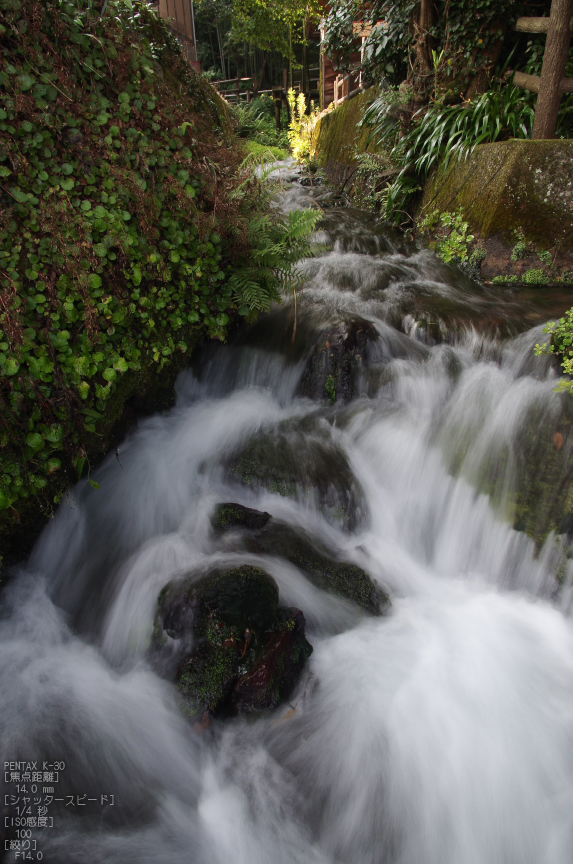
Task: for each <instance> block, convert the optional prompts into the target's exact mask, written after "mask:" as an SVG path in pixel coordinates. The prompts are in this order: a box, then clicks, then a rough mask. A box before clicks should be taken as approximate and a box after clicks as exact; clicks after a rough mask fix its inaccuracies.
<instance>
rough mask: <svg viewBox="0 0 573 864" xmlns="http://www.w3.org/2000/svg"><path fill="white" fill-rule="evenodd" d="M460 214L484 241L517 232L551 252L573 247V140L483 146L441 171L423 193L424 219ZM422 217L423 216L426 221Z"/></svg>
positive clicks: (508, 239)
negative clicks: (556, 246)
mask: <svg viewBox="0 0 573 864" xmlns="http://www.w3.org/2000/svg"><path fill="white" fill-rule="evenodd" d="M458 210H461V211H462V212H463V215H464V218H465V219H466V220H467V221H468V222H469V224H470V226H471V228H472V229H473V230H474V231H475V232H477V233H478V234H479V235H480V237H482V238H487V237H491V236H493V235H495V234H500V235H501V236H502V237H503V238H504V239H505V241H506V242H507V243H510V244H513V243H515V232H516V231H522V232H523V234H524V236H525V238H526V240H527V241H530V242H532V243H535V244H538V245H539V246H540V248H542V249H549V248H551V247H553V246H554V245H555V244H558V245H561V246H563V247H570V246H571V245H573V141H569V140H567V141H563V140H554V141H522V140H511V141H501V142H496V143H494V144H481V145H480V146H479V147H476V149H475V150H474V152H473V153H472V154H471V156H469V158H468V159H466V160H462V161H460V162H458V161H457V160H456V161H453V162H452V163H451V164H450V166H449V167H448V168H447V169H446V170H445V171H444V170H443V169H438V170H437V171H436V172H435V174H434V175H433V176H432V177H431V178H430V179H429V180H428V182H427V183H426V186H425V189H424V196H423V200H422V204H421V211H420V212H421V214H424V215H427V214H430V213H432V212H433V211H437V212H439V213H443V212H448V211H449V212H456V211H458ZM422 218H423V217H422Z"/></svg>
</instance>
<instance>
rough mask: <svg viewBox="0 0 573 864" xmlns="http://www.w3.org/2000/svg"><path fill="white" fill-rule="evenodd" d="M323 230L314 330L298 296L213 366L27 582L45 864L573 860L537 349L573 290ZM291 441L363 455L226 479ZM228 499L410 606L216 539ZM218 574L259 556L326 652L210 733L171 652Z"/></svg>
mask: <svg viewBox="0 0 573 864" xmlns="http://www.w3.org/2000/svg"><path fill="white" fill-rule="evenodd" d="M301 200H303V201H305V202H306V203H307V204H308V203H309V202H310V203H312V202H313V201H317V200H318V201H320V202H321V203H322V204H323V206H325V207H327V206H328V198H327V196H326V195H325V193H324V192H321V190H320V189H318V190H314V191H313V190H309V189H304V188H302V187H301V186H299V185H298V184H296V183H295V185H294V186H293V187H291V190H290V191H287V192H286V193H285V194H284V195H283V199H282V206H283V207H285V209H288V208H289V207H292V206H294V205H297V206H300V202H301ZM317 242H320V243H322V244H323V245H324V247H325V248H323V249H322V250H321V251H320V253H319V254H318V256H317V257H316V258H314V259H312V260H309V261H308V262H306V263H305V264H304V267H305V270H306V275H307V277H308V285H307V287H306V288H305V290H304V292H303V296H302V297H300V298H299V303H298V317H297V334H298V335H297V338H296V339H295V340H294V342H293V338H292V337H293V321H294V311H293V308H292V306H289V305H288V304H287V305H285V307H283V308H282V309H281V310H279V311H276V312H273V313H272V314H271V315H269V316H268V317H267V318H265V319H264V320H262V321H260V322H258V324H257V325H255V326H254V327H253V328H252V329H251V330H250V331H248V332H247V333H246V334H244V335H243V336H242V337H241V338H240V339H239V340H238V341H237V342H236V343H234V344H232V345H229V346H221V347H218V348H216V349H215V348H212V349H210V350H209V351H208V352H206V353H205V354H204V355H203V356H202V357H201V358H200V359H199V361H198V362H197V363H196V364H195V365H194V366H193V367H192V368H191V369H190V370H188V371H187V372H185V373H183V375H182V376H181V377H180V379H179V381H178V384H177V404H176V407H175V408H174V409H173V410H172V411H170V412H168V413H166V414H163V415H158V416H155V417H152V418H150V419H146V420H143V421H141V422H140V423H139V425H138V427H137V428H136V429H134V430H133V431H132V432H131V433H130V435H129V436H128V438H127V440H126V441H125V442H124V444H123V445H122V446H121V447H120V448H119V451H118V453H117V454H115V453H114V454H111V455H110V456H109V457H108V459H107V461H106V462H105V463H104V464H103V465H102V467H101V468H100V469H99V470H98V471H97V473H96V475H95V479H97V481H98V482H99V484H100V487H101V488H100V489H98V490H95V489H93V488H92V487H91V486H90V485H89V484H86V483H85V482H84V483H83V484H80V485H78V487H76V489H75V490H74V491H73V494H72V495H71V496H70V497H69V500H67V501H65V502H64V503H63V504H62V505H61V507H60V509H59V512H58V514H57V516H56V517H55V519H54V520H53V521H52V523H51V524H50V525H49V526H48V528H47V529H46V530H45V531H44V533H43V535H42V537H41V538H40V540H39V542H38V543H37V545H36V548H35V550H34V552H33V554H32V556H31V558H30V560H29V561H28V562H27V564H26V565H25V566H23V567H22V568H21V570H20V572H19V573H18V574H17V576H16V578H14V579H13V580H12V582H11V583H10V584H9V585H8V586H7V588H6V589H5V590H4V592H3V597H2V601H3V611H2V615H1V619H0V640H1V641H0V652H1V653H0V657H1V660H0V681H1V689H0V693H1V695H2V699H1V708H0V717H1V724H2V725H1V730H2V744H3V747H2V751H3V761H6V762H14V761H17V760H25V761H31V760H40V761H41V760H45V761H47V762H49V763H53V762H54V761H55V760H58V761H64V762H65V766H66V767H65V770H63V771H62V772H60V774H61V776H60V778H59V781H58V786H57V787H56V792H55V793H54V795H55V796H56V797H62V798H64V799H65V800H64V801H63V802H61V803H59V804H56V803H53V804H51V805H50V815H51V816H53V825H54V827H52V828H32V830H31V838H32V839H34V840H35V841H36V846H37V850H41V851H42V854H43V861H45V862H46V861H47V862H52V864H72V862H73V864H76V862H78V864H83V862H86V864H88V862H89V864H98V862H102V864H103V862H114V864H146V862H149V864H151V862H153V864H167V862H174V864H182V862H193V864H207V862H209V864H230V862H232V864H254V862H256V864H269V862H273V864H294V862H297V864H566V862H570V861H571V854H572V853H571V850H572V849H573V628H572V626H571V619H570V617H569V612H570V606H571V588H570V586H571V583H572V577H573V567H572V565H571V563H570V561H569V558H568V552H569V539H568V535H567V531H568V530H570V526H569V525H568V524H566V522H567V520H566V519H565V521H564V518H563V517H564V514H565V513H566V512H569V511H573V506H571V502H570V501H569V502H568V498H569V492H570V488H571V471H570V465H571V464H572V458H573V457H572V449H573V441H572V439H571V435H570V429H571V414H572V410H571V407H570V405H569V401H570V397H569V396H563V395H559V394H557V393H556V392H555V390H554V388H555V382H556V378H555V372H554V371H553V370H552V368H551V364H550V362H549V360H548V359H547V358H545V357H535V356H534V353H533V347H534V345H535V343H536V342H538V341H542V336H543V334H542V329H541V328H542V324H543V322H544V320H546V319H547V318H549V317H551V315H556V314H559V312H562V311H564V309H565V308H567V307H568V306H570V305H571V302H572V298H571V297H567V296H558V295H557V294H555V295H552V294H549V293H547V292H546V291H545V289H535V290H538V291H539V292H541V291H543V292H545V293H544V294H543V295H542V296H540V297H536V295H535V290H533V289H532V290H531V291H530V292H529V293H528V294H516V293H512V294H510V293H509V292H505V293H503V292H501V291H500V290H497V291H495V292H494V291H490V290H488V289H487V288H485V287H480V286H477V285H476V284H473V283H471V282H470V281H469V280H467V279H466V278H465V277H464V276H462V275H461V274H459V273H456V272H455V271H454V270H452V269H450V268H447V267H445V266H444V265H442V264H441V263H440V262H439V261H437V260H436V259H435V258H434V256H432V255H431V254H430V253H428V252H424V251H417V250H416V249H415V248H413V247H408V246H407V245H406V244H404V243H403V242H402V241H399V240H397V239H396V238H393V237H392V236H391V235H390V234H389V233H388V232H385V231H384V230H383V229H382V228H381V227H380V226H379V225H377V223H376V222H375V221H374V220H373V219H371V218H370V217H368V216H365V215H364V214H360V213H358V212H355V211H351V210H337V209H331V210H328V209H326V212H325V218H324V223H323V227H322V228H321V230H320V232H319V233H318V235H317ZM349 322H350V324H351V325H352V326H354V328H355V332H356V333H358V334H359V335H358V336H357V337H356V339H357V341H356V343H355V344H354V347H353V349H352V352H351V354H352V356H351V357H350V358H348V357H346V359H345V358H344V357H343V356H342V354H340V355H339V360H340V362H339V366H338V367H337V368H338V370H339V371H340V369H341V368H342V367H343V366H344V363H346V365H345V366H344V370H345V371H344V374H343V375H338V377H337V376H336V375H335V374H331V373H330V372H329V369H331V368H332V367H330V366H329V365H328V364H329V362H330V359H329V358H331V355H332V352H333V351H334V347H335V343H336V339H337V338H338V337H337V334H340V333H344V332H347V331H346V330H344V328H345V327H346V328H347V329H348V327H349V326H350V324H349ZM341 338H342V337H340V338H338V343H336V344H338V345H340V344H342V342H341ZM360 339H361V340H362V341H360ZM356 345H358V347H356ZM340 358H342V359H340ZM343 360H344V363H343ZM347 360H348V362H346V361H347ZM321 376H322V377H321ZM317 382H318V383H317ZM279 433H280V435H281V436H282V437H281V438H280V440H281V441H283V442H284V446H285V448H287V449H288V448H290V451H289V452H292V453H293V454H294V459H295V460H297V459H301V460H302V459H304V458H306V457H305V454H306V453H307V452H310V453H314V452H315V450H314V449H312V448H315V449H316V453H317V454H318V456H317V458H321V455H320V454H321V453H325V454H327V455H328V454H332V453H335V454H338V455H339V461H340V463H341V464H342V463H344V464H345V465H346V466H347V468H346V469H345V471H343V472H341V473H340V474H339V473H338V469H337V468H336V467H335V468H333V467H332V464H333V463H332V460H331V458H330V456H328V459H326V456H325V465H324V469H323V470H324V472H326V473H327V475H328V476H326V477H325V479H324V484H323V487H324V488H323V487H321V490H322V491H319V490H317V488H313V486H312V485H309V484H304V483H301V484H299V485H298V486H296V489H295V490H294V492H293V491H292V490H291V491H290V492H289V493H288V494H284V490H280V489H279V490H278V491H277V489H274V488H273V487H272V484H265V483H264V482H253V481H252V478H251V479H250V480H249V478H246V479H245V478H244V477H241V476H240V475H239V474H238V473H237V472H236V471H233V469H232V467H231V468H230V467H229V466H232V464H233V454H236V453H238V452H241V450H242V448H244V447H245V445H246V444H247V442H248V441H249V440H251V439H252V438H253V436H259V437H260V436H265V435H273V434H279ZM321 448H322V449H321ZM320 470H321V469H320V466H318V468H317V471H320ZM281 491H282V492H283V494H280V493H281ZM225 501H236V502H238V503H241V504H244V505H247V506H248V507H252V508H256V509H258V510H263V511H267V512H269V513H271V514H272V516H273V518H275V519H280V520H283V521H284V522H286V523H289V524H290V525H292V526H294V527H295V528H296V529H297V530H304V531H305V532H306V533H307V534H309V535H311V536H312V537H314V538H316V539H317V540H319V541H320V542H321V543H322V544H324V545H326V546H327V547H328V548H329V549H330V550H332V552H333V554H336V555H339V556H342V557H344V559H345V560H348V561H352V562H354V563H355V564H357V565H358V566H360V567H362V568H364V570H366V571H367V572H368V573H369V574H370V575H371V577H372V579H373V580H374V581H375V582H377V583H378V584H379V585H380V586H381V587H382V588H383V589H384V590H385V591H387V592H388V593H389V594H390V596H391V598H392V608H391V610H390V612H389V614H387V615H384V616H382V617H371V616H368V615H365V614H363V613H362V612H361V610H359V609H358V608H357V607H355V606H354V605H353V604H352V603H351V602H349V601H348V600H343V599H341V598H337V597H335V596H333V595H332V594H327V593H325V592H323V591H321V590H320V589H319V588H317V587H316V586H314V585H313V584H311V583H310V582H309V581H308V579H307V578H306V577H305V575H304V573H303V572H302V571H301V570H300V569H298V568H297V567H296V566H294V565H293V564H292V563H289V562H287V561H285V560H284V559H281V558H279V557H276V556H270V555H265V554H260V553H259V554H256V553H254V552H251V551H244V550H242V549H241V548H240V547H239V546H237V544H235V543H234V542H233V536H232V534H231V535H230V536H229V537H228V538H226V539H225V538H223V539H221V538H216V537H215V536H214V534H213V531H212V529H211V523H210V515H211V513H212V512H213V509H214V507H215V506H216V505H217V504H218V503H220V502H225ZM219 563H224V564H233V565H234V564H236V563H241V564H242V563H255V564H256V565H257V566H262V567H264V568H265V569H266V570H267V571H268V572H269V573H270V574H271V575H272V576H273V577H274V578H275V579H276V581H277V583H278V586H279V590H280V595H281V600H283V601H284V602H285V603H287V604H289V605H294V606H298V607H299V608H301V609H302V610H303V611H304V613H305V616H306V619H307V636H308V639H309V640H310V642H311V643H312V644H313V646H314V653H313V655H312V657H311V659H310V660H309V661H308V663H307V665H306V668H305V672H304V674H303V677H302V679H301V681H300V682H299V684H298V687H297V690H296V691H295V692H294V693H293V694H292V696H291V699H290V702H289V704H285V705H283V706H281V707H279V708H278V709H277V710H276V711H275V712H274V713H272V714H270V715H268V716H262V717H258V718H257V719H252V718H249V719H244V718H234V719H228V720H225V721H215V722H214V723H213V724H212V725H211V727H210V728H209V730H208V731H207V732H205V733H203V734H199V733H198V732H197V731H196V730H195V729H194V728H193V726H192V725H191V724H190V723H189V722H188V721H187V720H186V719H185V717H184V716H183V714H182V713H181V711H180V707H179V705H178V698H177V689H176V686H175V684H174V683H173V682H171V681H167V680H164V679H162V678H161V677H159V675H158V674H157V671H156V670H155V669H154V667H153V665H152V664H151V663H150V662H149V645H150V639H151V635H152V629H153V622H154V614H155V609H156V605H157V597H158V594H159V592H160V591H161V589H162V588H163V586H164V585H165V584H166V583H168V582H169V581H170V580H171V579H173V578H174V577H176V576H178V575H180V574H182V573H185V572H189V571H190V570H193V569H194V568H208V567H209V566H212V565H213V564H219ZM58 793H59V794H58ZM84 795H85V796H87V798H94V799H97V800H96V801H95V803H94V802H92V803H91V804H90V805H89V806H85V807H83V809H82V807H81V806H79V805H77V803H76V804H75V805H73V806H71V805H70V806H66V804H67V801H66V798H67V796H75V798H74V800H76V799H77V796H80V797H81V796H84ZM111 795H113V796H114V799H113V800H114V803H113V805H110V798H109V796H111ZM101 796H104V797H106V801H105V802H104V803H103V804H102V803H101V801H102V797H101ZM33 797H34V796H32V798H33ZM4 803H5V806H4V808H3V812H2V816H3V817H5V816H6V817H8V818H10V814H12V816H13V810H10V808H9V807H8V806H6V802H4ZM6 837H7V838H8V839H7V843H8V848H9V846H10V839H11V838H14V837H16V834H15V832H14V830H13V829H10V830H9V831H8V833H7V834H6ZM34 854H37V853H34ZM6 860H7V861H10V862H12V861H14V862H15V861H18V860H23V859H22V858H18V857H17V852H16V849H14V850H13V851H7V852H6ZM32 860H40V859H37V858H36V859H32Z"/></svg>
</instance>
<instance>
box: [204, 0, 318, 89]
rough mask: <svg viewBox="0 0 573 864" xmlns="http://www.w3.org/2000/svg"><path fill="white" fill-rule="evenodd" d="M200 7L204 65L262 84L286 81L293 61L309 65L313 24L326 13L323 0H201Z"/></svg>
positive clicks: (221, 73) (220, 73)
mask: <svg viewBox="0 0 573 864" xmlns="http://www.w3.org/2000/svg"><path fill="white" fill-rule="evenodd" d="M194 8H195V21H196V31H197V44H198V55H199V59H200V61H201V66H202V68H203V69H204V70H206V71H209V72H211V71H212V72H213V73H214V74H215V75H216V77H219V78H223V79H225V78H231V77H232V76H237V77H239V78H240V77H245V76H247V77H249V76H253V77H254V78H256V79H257V83H258V87H259V88H260V87H261V86H262V85H263V82H264V81H265V82H266V84H267V85H271V86H274V85H277V84H279V83H280V82H282V76H283V69H284V67H285V65H287V64H288V65H289V66H292V65H295V66H296V65H305V64H306V65H308V51H306V50H304V49H308V47H309V46H310V45H311V42H310V41H309V39H308V35H309V34H308V25H309V24H310V22H317V21H318V20H319V19H320V17H321V15H322V14H323V9H322V5H321V4H320V3H319V2H318V0H308V2H301V0H277V2H274V3H269V2H267V0H195V4H194ZM313 53H314V55H315V56H314V58H313V60H314V62H316V63H318V50H316V51H315V52H313Z"/></svg>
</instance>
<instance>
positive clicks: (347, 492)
mask: <svg viewBox="0 0 573 864" xmlns="http://www.w3.org/2000/svg"><path fill="white" fill-rule="evenodd" d="M330 433H331V430H330V427H329V424H328V423H327V422H326V421H320V420H317V419H316V418H308V417H307V418H304V419H303V420H296V421H288V422H285V423H283V424H281V425H280V426H278V427H277V428H276V429H273V430H268V431H265V432H261V433H259V434H257V435H253V436H252V437H251V438H250V439H249V440H248V441H247V444H246V445H245V446H244V447H243V449H242V450H241V451H239V452H238V453H236V454H235V455H234V456H232V457H231V459H230V460H229V462H228V466H227V477H228V479H229V480H231V481H234V482H238V483H240V484H242V485H244V486H246V487H249V488H251V489H268V490H269V491H270V492H274V493H275V494H278V495H282V496H284V497H286V498H295V499H296V500H299V501H305V500H307V501H312V502H315V503H316V504H317V505H318V506H319V507H320V509H321V510H322V512H323V515H324V516H325V517H326V518H327V519H328V520H329V521H331V522H332V523H334V524H335V525H338V526H341V527H343V528H345V529H346V530H348V531H353V530H355V529H356V527H357V526H358V525H359V524H360V520H361V518H362V516H363V515H364V513H365V509H366V508H365V504H364V494H363V491H362V489H361V488H360V485H359V484H358V481H357V480H356V478H355V477H354V475H353V473H352V470H351V468H350V465H349V462H348V458H347V457H346V454H345V453H344V451H343V450H342V449H341V448H340V447H338V446H337V445H336V442H335V441H334V440H332V438H329V437H328V436H329V434H330Z"/></svg>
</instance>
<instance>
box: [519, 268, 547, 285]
mask: <svg viewBox="0 0 573 864" xmlns="http://www.w3.org/2000/svg"><path fill="white" fill-rule="evenodd" d="M523 281H524V282H525V284H526V285H547V284H548V283H549V282H550V281H551V280H550V278H549V276H548V275H547V273H545V271H544V270H540V269H537V268H535V267H532V268H531V269H530V270H527V271H526V272H525V273H524V275H523Z"/></svg>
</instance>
